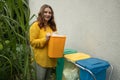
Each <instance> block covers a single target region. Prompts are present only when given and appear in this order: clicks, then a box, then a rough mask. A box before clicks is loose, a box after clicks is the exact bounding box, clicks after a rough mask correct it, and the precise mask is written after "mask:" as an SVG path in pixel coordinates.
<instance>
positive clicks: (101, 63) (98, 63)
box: [76, 58, 110, 80]
mask: <svg viewBox="0 0 120 80" xmlns="http://www.w3.org/2000/svg"><path fill="white" fill-rule="evenodd" d="M76 64H78V65H80V66H82V67H84V68H86V69H88V70H90V71H91V72H92V73H93V74H94V76H95V78H96V80H106V70H107V68H108V67H109V66H110V64H109V63H108V62H107V61H105V60H101V59H98V58H88V59H84V60H78V61H76ZM80 80H94V78H93V76H91V74H90V73H89V72H87V71H86V70H85V69H80Z"/></svg>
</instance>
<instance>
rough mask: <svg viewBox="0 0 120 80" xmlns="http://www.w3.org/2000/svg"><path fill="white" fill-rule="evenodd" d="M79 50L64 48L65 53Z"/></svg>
mask: <svg viewBox="0 0 120 80" xmlns="http://www.w3.org/2000/svg"><path fill="white" fill-rule="evenodd" d="M76 52H77V50H74V49H65V50H64V54H71V53H76Z"/></svg>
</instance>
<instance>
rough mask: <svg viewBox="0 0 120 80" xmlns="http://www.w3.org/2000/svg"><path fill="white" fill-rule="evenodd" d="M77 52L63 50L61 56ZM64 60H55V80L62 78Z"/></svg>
mask: <svg viewBox="0 0 120 80" xmlns="http://www.w3.org/2000/svg"><path fill="white" fill-rule="evenodd" d="M76 52H77V50H74V49H68V48H67V49H64V52H63V54H64V55H65V54H72V53H76ZM64 61H65V60H64V58H58V60H57V67H56V80H62V77H63V69H64V65H65V64H64Z"/></svg>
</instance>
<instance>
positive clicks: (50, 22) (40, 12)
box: [37, 4, 57, 31]
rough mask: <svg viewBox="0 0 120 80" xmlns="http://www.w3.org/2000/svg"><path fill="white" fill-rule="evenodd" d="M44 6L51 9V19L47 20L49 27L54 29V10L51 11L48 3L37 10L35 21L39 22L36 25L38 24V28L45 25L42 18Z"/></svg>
mask: <svg viewBox="0 0 120 80" xmlns="http://www.w3.org/2000/svg"><path fill="white" fill-rule="evenodd" d="M45 8H50V9H51V11H52V16H51V19H50V20H49V21H48V25H49V26H50V27H51V29H52V30H53V31H56V30H57V28H56V23H55V20H54V11H53V9H52V7H51V6H50V5H47V4H44V5H43V6H42V7H41V8H40V11H39V13H38V17H37V21H38V22H39V24H38V25H39V27H40V28H44V26H45V20H44V15H43V14H44V10H45Z"/></svg>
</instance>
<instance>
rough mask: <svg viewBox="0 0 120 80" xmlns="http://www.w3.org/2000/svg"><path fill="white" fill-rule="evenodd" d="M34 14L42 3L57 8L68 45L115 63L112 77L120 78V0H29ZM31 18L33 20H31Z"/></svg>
mask: <svg viewBox="0 0 120 80" xmlns="http://www.w3.org/2000/svg"><path fill="white" fill-rule="evenodd" d="M29 2H30V9H31V15H32V14H37V13H38V11H39V9H40V7H41V5H42V4H49V5H51V6H52V7H53V9H54V12H55V19H56V23H57V27H58V32H59V33H60V34H65V35H67V40H66V45H65V48H72V49H75V50H77V51H79V52H85V53H88V54H90V55H91V56H93V57H98V58H102V59H104V60H107V61H109V62H110V64H112V65H113V66H114V70H113V74H112V79H111V80H120V76H119V74H120V64H119V61H120V42H119V41H120V0H55V1H53V0H29ZM31 22H32V21H31Z"/></svg>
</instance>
